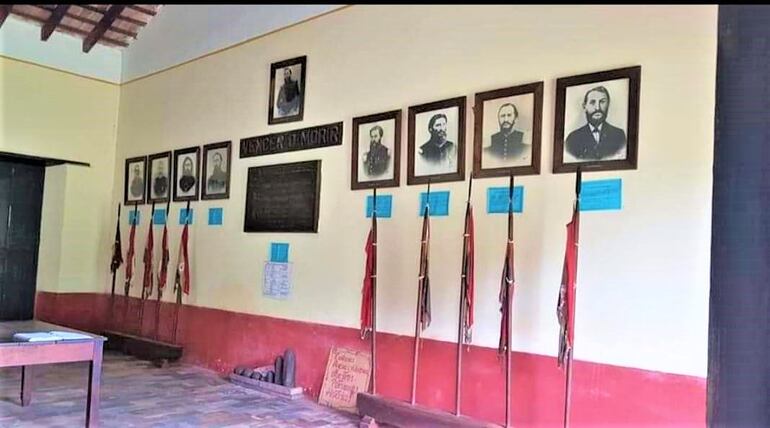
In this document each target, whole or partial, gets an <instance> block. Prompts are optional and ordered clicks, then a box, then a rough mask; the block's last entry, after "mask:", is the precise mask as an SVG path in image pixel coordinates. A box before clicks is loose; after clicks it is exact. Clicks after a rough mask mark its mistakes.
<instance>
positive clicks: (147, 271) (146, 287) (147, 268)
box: [142, 204, 155, 297]
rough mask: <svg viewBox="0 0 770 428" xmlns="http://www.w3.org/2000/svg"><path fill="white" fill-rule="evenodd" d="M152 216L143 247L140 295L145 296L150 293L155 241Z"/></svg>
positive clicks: (153, 210)
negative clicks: (142, 272) (145, 243)
mask: <svg viewBox="0 0 770 428" xmlns="http://www.w3.org/2000/svg"><path fill="white" fill-rule="evenodd" d="M154 207H155V204H153V209H152V213H154V212H155V208H154ZM152 226H153V221H152V217H151V218H150V230H149V232H148V233H147V245H146V246H145V247H144V278H143V281H142V288H143V290H142V296H144V297H147V296H150V295H151V294H152V280H153V278H152V250H153V247H154V246H155V241H154V240H153V236H152Z"/></svg>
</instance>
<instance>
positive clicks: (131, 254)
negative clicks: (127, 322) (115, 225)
mask: <svg viewBox="0 0 770 428" xmlns="http://www.w3.org/2000/svg"><path fill="white" fill-rule="evenodd" d="M136 213H137V210H136V208H134V219H133V222H131V231H130V232H129V234H128V252H126V282H125V292H126V296H128V290H129V289H130V288H131V281H132V280H133V279H134V263H135V255H136V254H135V251H134V237H135V236H136V223H137V217H136Z"/></svg>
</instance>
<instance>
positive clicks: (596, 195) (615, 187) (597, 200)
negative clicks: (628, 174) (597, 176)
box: [580, 178, 623, 211]
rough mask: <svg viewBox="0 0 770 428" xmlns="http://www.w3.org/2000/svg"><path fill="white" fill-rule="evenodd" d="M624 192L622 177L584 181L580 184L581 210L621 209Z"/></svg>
mask: <svg viewBox="0 0 770 428" xmlns="http://www.w3.org/2000/svg"><path fill="white" fill-rule="evenodd" d="M622 194H623V182H622V180H621V179H620V178H613V179H608V180H591V181H584V182H583V183H582V184H581V186H580V211H602V210H619V209H621V208H622V205H623V198H622Z"/></svg>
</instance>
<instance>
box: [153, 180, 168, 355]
mask: <svg viewBox="0 0 770 428" xmlns="http://www.w3.org/2000/svg"><path fill="white" fill-rule="evenodd" d="M170 208H171V195H170V194H169V195H168V200H167V201H166V223H165V224H164V225H163V237H165V238H166V239H168V219H169V217H170V216H169V211H168V210H169V209H170ZM163 237H161V238H160V239H161V243H160V245H161V255H160V258H161V260H160V262H161V263H163V252H164V251H166V250H167V248H163V246H164V244H163ZM166 245H168V240H167V241H166ZM165 263H166V278H165V279H166V280H168V263H169V260H166V261H165ZM162 270H163V269H162V268H161V271H162ZM163 284H164V287H165V285H166V282H164V283H163ZM162 297H163V290H161V288H160V278H158V304H157V305H156V306H155V340H159V338H160V303H161V298H162Z"/></svg>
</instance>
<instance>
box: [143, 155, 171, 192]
mask: <svg viewBox="0 0 770 428" xmlns="http://www.w3.org/2000/svg"><path fill="white" fill-rule="evenodd" d="M147 164H148V168H149V170H150V173H149V175H148V176H147V203H152V202H168V200H169V198H170V197H171V152H163V153H157V154H154V155H150V156H148V157H147Z"/></svg>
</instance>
